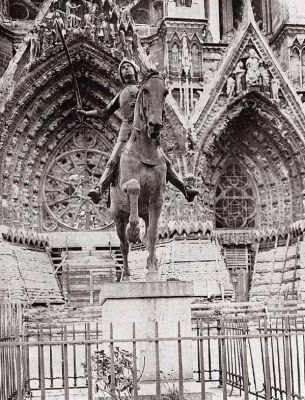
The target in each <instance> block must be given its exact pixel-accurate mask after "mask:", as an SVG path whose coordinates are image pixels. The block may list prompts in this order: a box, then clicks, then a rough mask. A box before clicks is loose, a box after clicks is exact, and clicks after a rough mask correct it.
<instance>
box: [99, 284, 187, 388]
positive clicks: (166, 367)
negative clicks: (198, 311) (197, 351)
mask: <svg viewBox="0 0 305 400" xmlns="http://www.w3.org/2000/svg"><path fill="white" fill-rule="evenodd" d="M192 296H193V284H192V283H191V282H121V283H107V284H104V285H102V286H101V292H100V304H101V306H102V316H103V318H102V332H103V339H108V338H110V323H112V326H113V338H114V340H115V343H114V346H118V347H120V348H121V349H125V350H128V351H130V352H132V349H133V343H132V338H133V325H135V337H136V338H138V339H146V340H147V341H140V342H137V343H136V348H137V350H136V354H137V370H138V371H140V372H139V375H141V373H142V371H143V374H142V378H141V381H142V382H143V381H145V382H149V381H154V380H155V379H156V367H157V358H156V346H157V345H156V343H158V348H159V360H160V365H159V368H160V370H161V371H162V375H161V379H162V376H165V375H167V374H169V377H170V379H174V380H175V379H178V378H179V361H178V341H177V340H170V341H159V342H156V341H154V338H155V337H156V322H157V323H158V337H160V338H166V337H178V322H180V328H181V336H189V337H190V336H192V326H191V301H192ZM118 339H129V340H130V342H121V343H120V342H119V341H118V342H117V341H116V340H118ZM107 347H108V346H107ZM181 347H182V370H183V378H184V380H192V379H193V349H192V341H191V340H183V341H182V346H181ZM105 349H106V346H105Z"/></svg>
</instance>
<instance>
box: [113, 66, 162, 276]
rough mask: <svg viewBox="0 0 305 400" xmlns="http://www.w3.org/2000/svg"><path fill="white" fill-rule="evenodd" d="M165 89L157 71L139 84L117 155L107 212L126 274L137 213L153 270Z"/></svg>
mask: <svg viewBox="0 0 305 400" xmlns="http://www.w3.org/2000/svg"><path fill="white" fill-rule="evenodd" d="M167 93H168V90H167V88H166V86H165V83H164V80H163V79H162V78H161V76H160V75H159V74H158V73H157V72H150V73H149V74H148V75H147V77H146V78H144V79H143V81H142V82H141V84H140V89H139V92H138V96H137V100H136V104H135V111H134V120H133V129H132V132H131V136H130V139H129V141H128V142H127V145H126V147H125V149H124V150H123V152H122V154H121V157H120V164H119V172H118V177H117V179H116V182H115V184H114V186H112V188H111V192H110V195H111V213H112V216H113V219H114V221H115V224H116V230H117V234H118V237H119V239H120V245H121V251H122V254H123V263H124V271H123V276H129V275H130V270H129V266H128V252H129V243H132V244H135V243H137V242H138V241H139V239H140V228H139V217H141V218H142V219H143V220H144V222H145V227H146V246H147V249H148V252H149V256H148V259H147V269H148V271H149V272H156V271H157V269H158V265H157V258H156V252H155V248H156V241H157V237H158V222H159V217H160V213H161V209H162V205H163V194H164V191H165V188H166V171H167V166H166V162H165V159H164V157H163V153H162V150H161V149H160V130H161V128H162V124H163V113H164V103H165V97H166V95H167Z"/></svg>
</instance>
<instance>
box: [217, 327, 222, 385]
mask: <svg viewBox="0 0 305 400" xmlns="http://www.w3.org/2000/svg"><path fill="white" fill-rule="evenodd" d="M217 334H218V336H220V335H221V322H220V319H218V320H217ZM221 360H222V354H221V340H220V339H218V366H219V387H222V361H221Z"/></svg>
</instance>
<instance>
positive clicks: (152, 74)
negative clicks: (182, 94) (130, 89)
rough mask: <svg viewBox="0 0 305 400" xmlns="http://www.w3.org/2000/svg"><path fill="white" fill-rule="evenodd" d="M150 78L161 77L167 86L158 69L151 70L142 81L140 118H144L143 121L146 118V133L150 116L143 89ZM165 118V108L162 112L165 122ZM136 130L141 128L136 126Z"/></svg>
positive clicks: (139, 96) (139, 97)
mask: <svg viewBox="0 0 305 400" xmlns="http://www.w3.org/2000/svg"><path fill="white" fill-rule="evenodd" d="M150 78H154V79H160V80H161V81H162V82H163V83H164V86H165V82H164V79H163V78H162V77H161V76H160V75H159V73H158V72H157V71H151V72H150V73H149V74H148V75H147V76H146V77H145V78H144V79H143V80H142V81H141V82H140V89H139V95H138V100H139V101H140V110H139V115H140V118H141V119H142V121H143V120H144V126H145V133H147V131H148V118H147V115H146V113H145V110H146V107H145V105H144V96H143V89H144V85H145V84H146V82H147V81H148V80H149V79H150ZM163 118H164V110H163V113H162V122H163ZM135 128H136V130H139V128H137V127H135Z"/></svg>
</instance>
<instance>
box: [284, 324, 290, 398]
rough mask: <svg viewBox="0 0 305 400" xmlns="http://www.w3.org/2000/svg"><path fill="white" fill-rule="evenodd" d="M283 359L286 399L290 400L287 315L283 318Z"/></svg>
mask: <svg viewBox="0 0 305 400" xmlns="http://www.w3.org/2000/svg"><path fill="white" fill-rule="evenodd" d="M284 324H285V325H284V334H285V337H284V361H285V386H286V400H291V399H292V396H291V375H290V373H291V370H290V352H289V332H288V326H289V322H288V317H287V318H285V319H284Z"/></svg>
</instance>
